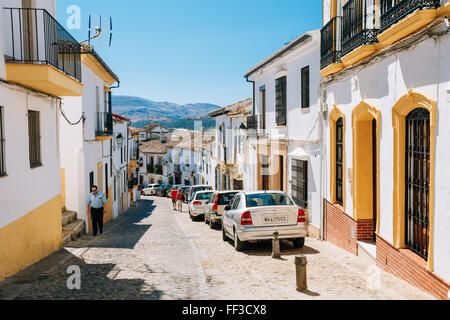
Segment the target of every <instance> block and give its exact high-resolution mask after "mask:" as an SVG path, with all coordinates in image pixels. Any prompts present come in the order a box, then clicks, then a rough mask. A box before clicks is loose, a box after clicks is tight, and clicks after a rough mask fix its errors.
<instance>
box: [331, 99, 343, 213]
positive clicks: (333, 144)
mask: <svg viewBox="0 0 450 320" xmlns="http://www.w3.org/2000/svg"><path fill="white" fill-rule="evenodd" d="M339 118H342V120H343V122H344V124H343V140H344V146H343V152H342V153H343V155H342V156H343V159H342V164H343V165H342V167H343V169H342V171H343V172H342V181H343V182H342V204H343V209H344V211H345V198H346V197H345V190H346V188H345V186H346V184H347V181H346V164H345V114H344V113H343V112H342V111H341V110H340V109H339V108H338V107H337V106H336V105H334V108H333V110H331V112H330V202H331V203H333V204H336V122H337V121H338V120H339Z"/></svg>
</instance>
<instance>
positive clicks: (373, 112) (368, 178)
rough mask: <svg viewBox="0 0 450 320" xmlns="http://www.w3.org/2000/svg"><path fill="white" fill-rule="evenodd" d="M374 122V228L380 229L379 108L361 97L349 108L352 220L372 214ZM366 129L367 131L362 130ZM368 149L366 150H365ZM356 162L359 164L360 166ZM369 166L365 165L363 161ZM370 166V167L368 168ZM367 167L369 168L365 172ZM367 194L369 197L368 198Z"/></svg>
mask: <svg viewBox="0 0 450 320" xmlns="http://www.w3.org/2000/svg"><path fill="white" fill-rule="evenodd" d="M373 119H375V120H376V122H377V129H376V135H377V137H376V139H377V141H376V145H377V154H376V159H377V168H376V173H375V174H376V177H375V178H376V180H377V192H376V195H375V196H376V202H377V212H376V215H377V225H376V232H377V233H379V230H380V130H381V111H380V110H379V109H377V108H375V107H373V106H371V105H369V104H367V103H365V102H364V101H361V102H360V103H359V104H358V105H357V106H356V107H355V108H354V109H353V111H352V132H353V174H352V194H353V218H354V219H355V220H371V219H372V218H373V207H372V205H373V196H374V195H373V190H372V186H373V185H372V178H373V175H372V150H366V147H368V148H370V149H371V147H372V120H373ZM364 122H369V123H370V124H369V126H368V127H367V123H366V126H363V127H360V125H361V124H363V123H364ZM364 130H366V131H369V132H365V131H364ZM368 151H369V152H368ZM359 164H362V167H360V165H359ZM366 164H367V165H368V166H369V168H366V167H365V165H366ZM367 169H369V170H367ZM365 171H369V172H365ZM367 187H369V190H367ZM367 196H369V199H367Z"/></svg>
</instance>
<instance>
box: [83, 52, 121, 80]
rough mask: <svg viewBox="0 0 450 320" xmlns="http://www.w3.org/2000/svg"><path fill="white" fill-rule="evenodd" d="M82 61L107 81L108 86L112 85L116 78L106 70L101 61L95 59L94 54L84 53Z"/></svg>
mask: <svg viewBox="0 0 450 320" xmlns="http://www.w3.org/2000/svg"><path fill="white" fill-rule="evenodd" d="M81 62H82V63H84V64H85V65H86V67H88V68H89V69H91V71H92V72H94V73H95V74H96V75H97V76H98V77H99V78H100V79H102V80H103V81H105V82H106V84H108V86H112V85H113V84H114V83H115V82H116V79H115V78H114V77H113V76H112V75H111V74H110V73H109V72H108V70H106V69H105V68H104V67H103V66H102V65H101V63H99V62H98V61H97V59H95V57H94V56H93V55H92V54H82V55H81Z"/></svg>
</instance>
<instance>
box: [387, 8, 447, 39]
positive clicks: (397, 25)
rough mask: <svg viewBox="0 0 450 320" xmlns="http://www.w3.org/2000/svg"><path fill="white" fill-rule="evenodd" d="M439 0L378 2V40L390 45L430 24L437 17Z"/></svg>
mask: <svg viewBox="0 0 450 320" xmlns="http://www.w3.org/2000/svg"><path fill="white" fill-rule="evenodd" d="M439 7H440V0H400V1H396V3H394V1H392V0H380V10H381V17H380V30H381V33H380V35H379V36H378V40H379V41H380V43H382V45H383V46H387V45H390V44H392V43H394V42H396V41H398V40H401V39H403V38H405V37H407V36H409V35H411V34H412V33H414V32H416V31H418V30H420V29H421V28H423V27H425V26H426V25H428V24H429V23H431V22H432V21H433V20H434V19H435V18H436V16H437V9H438V8H439Z"/></svg>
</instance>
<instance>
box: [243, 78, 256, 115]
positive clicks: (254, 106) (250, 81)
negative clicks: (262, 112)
mask: <svg viewBox="0 0 450 320" xmlns="http://www.w3.org/2000/svg"><path fill="white" fill-rule="evenodd" d="M245 81H247V82H249V83H251V84H252V85H253V101H252V102H253V115H255V113H256V101H255V95H256V94H255V81H252V80H249V79H248V76H246V77H245Z"/></svg>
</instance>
